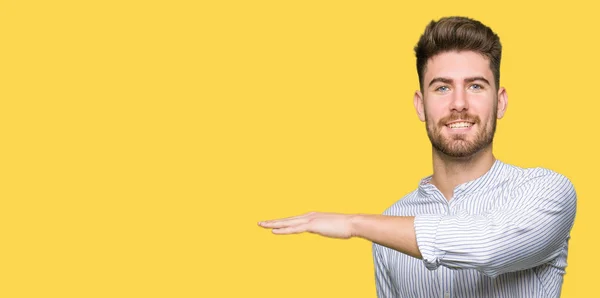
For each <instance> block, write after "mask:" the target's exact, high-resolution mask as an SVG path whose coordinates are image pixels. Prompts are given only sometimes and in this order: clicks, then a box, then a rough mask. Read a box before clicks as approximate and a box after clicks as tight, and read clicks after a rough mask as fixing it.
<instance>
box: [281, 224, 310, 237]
mask: <svg viewBox="0 0 600 298" xmlns="http://www.w3.org/2000/svg"><path fill="white" fill-rule="evenodd" d="M307 226H308V225H307V224H301V225H297V226H293V227H287V228H281V229H273V234H277V235H289V234H299V233H303V232H306V228H307Z"/></svg>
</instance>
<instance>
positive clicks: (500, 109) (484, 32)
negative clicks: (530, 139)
mask: <svg viewBox="0 0 600 298" xmlns="http://www.w3.org/2000/svg"><path fill="white" fill-rule="evenodd" d="M415 52H416V57H417V72H418V75H419V82H420V90H418V91H416V92H415V95H414V106H415V109H416V112H417V115H418V117H419V119H420V120H421V121H423V122H425V125H426V129H427V134H428V136H429V140H430V141H431V144H432V153H433V174H432V175H431V176H428V177H425V178H423V179H422V180H421V182H420V183H419V185H418V188H417V189H416V190H414V191H413V192H411V193H409V194H408V195H406V196H405V197H404V198H402V199H401V200H399V201H398V202H396V203H395V204H394V205H392V206H391V207H389V208H388V209H387V210H386V211H385V212H384V213H383V215H367V214H337V213H317V212H311V213H308V214H304V215H300V216H296V217H291V218H285V219H279V220H271V221H265V222H259V225H260V226H262V227H264V228H270V229H273V233H275V234H292V233H302V232H310V233H317V234H320V235H323V236H326V237H333V238H350V237H361V238H364V239H367V240H369V241H372V242H373V257H374V262H375V275H376V288H377V295H378V296H379V297H544V298H548V297H559V296H560V291H561V286H562V282H563V275H564V273H565V267H566V264H567V263H566V260H567V250H568V241H569V239H570V232H571V228H572V226H573V221H574V218H575V210H576V193H575V189H574V187H573V185H572V183H571V182H570V180H569V179H568V178H566V177H565V176H563V175H561V174H559V173H556V172H554V171H552V170H549V169H545V168H540V167H538V168H520V167H518V166H514V165H510V164H507V163H504V162H502V161H500V160H498V159H496V158H495V157H494V154H493V153H492V144H493V137H494V133H495V130H496V120H497V119H499V118H502V116H503V115H504V113H505V111H506V107H507V102H508V97H507V93H506V90H505V89H504V88H502V87H499V82H500V58H501V53H502V47H501V44H500V40H499V38H498V36H497V35H496V34H495V33H494V32H493V31H492V30H491V29H490V28H489V27H487V26H485V25H483V24H482V23H480V22H478V21H476V20H473V19H469V18H464V17H449V18H442V19H440V20H439V21H432V22H431V23H430V24H429V25H428V26H427V27H426V29H425V32H424V33H423V35H422V36H421V38H420V40H419V42H418V44H417V46H416V47H415Z"/></svg>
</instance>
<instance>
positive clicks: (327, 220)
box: [258, 212, 354, 239]
mask: <svg viewBox="0 0 600 298" xmlns="http://www.w3.org/2000/svg"><path fill="white" fill-rule="evenodd" d="M353 218H354V215H350V214H339V213H322V212H310V213H306V214H302V215H299V216H294V217H289V218H283V219H275V220H268V221H261V222H259V223H258V225H259V226H261V227H263V228H268V229H273V234H280V235H286V234H297V233H303V232H309V233H314V234H319V235H321V236H325V237H331V238H341V239H348V238H351V237H352V236H354V234H353V225H352V224H353V222H352V221H353Z"/></svg>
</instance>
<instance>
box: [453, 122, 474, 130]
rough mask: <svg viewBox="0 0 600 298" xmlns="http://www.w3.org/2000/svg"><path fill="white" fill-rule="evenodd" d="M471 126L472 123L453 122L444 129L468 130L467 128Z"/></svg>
mask: <svg viewBox="0 0 600 298" xmlns="http://www.w3.org/2000/svg"><path fill="white" fill-rule="evenodd" d="M473 124H474V123H471V122H466V121H462V122H454V123H450V124H446V127H448V128H450V129H460V128H469V127H471V126H473Z"/></svg>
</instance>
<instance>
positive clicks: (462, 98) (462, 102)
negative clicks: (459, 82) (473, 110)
mask: <svg viewBox="0 0 600 298" xmlns="http://www.w3.org/2000/svg"><path fill="white" fill-rule="evenodd" d="M468 108H469V105H468V101H467V93H466V92H465V91H464V90H463V89H462V88H458V89H457V90H456V91H455V92H454V93H453V95H452V102H451V103H450V109H451V110H455V111H458V112H460V111H463V110H466V109H468Z"/></svg>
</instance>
